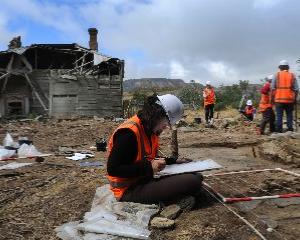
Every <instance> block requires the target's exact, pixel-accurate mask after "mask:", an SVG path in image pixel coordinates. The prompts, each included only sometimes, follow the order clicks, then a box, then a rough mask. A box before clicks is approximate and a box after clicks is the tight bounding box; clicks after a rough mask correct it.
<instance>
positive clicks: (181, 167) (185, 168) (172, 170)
mask: <svg viewBox="0 0 300 240" xmlns="http://www.w3.org/2000/svg"><path fill="white" fill-rule="evenodd" d="M218 168H222V166H221V165H220V164H218V163H216V162H215V161H214V160H212V159H206V160H203V161H200V160H199V161H193V162H189V163H181V164H172V165H167V166H166V167H165V168H164V169H163V170H162V171H160V172H158V173H157V174H156V176H155V177H160V176H166V175H174V174H179V173H187V172H201V171H206V170H210V169H218Z"/></svg>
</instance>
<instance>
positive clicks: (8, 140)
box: [3, 133, 19, 148]
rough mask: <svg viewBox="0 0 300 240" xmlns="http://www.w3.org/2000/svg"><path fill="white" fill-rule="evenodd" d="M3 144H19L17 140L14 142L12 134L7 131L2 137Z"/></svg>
mask: <svg viewBox="0 0 300 240" xmlns="http://www.w3.org/2000/svg"><path fill="white" fill-rule="evenodd" d="M3 146H5V147H15V148H18V147H19V144H18V143H17V142H14V140H13V138H12V136H11V135H10V134H9V133H6V136H5V138H4V139H3Z"/></svg>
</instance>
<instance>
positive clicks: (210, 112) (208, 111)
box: [204, 104, 215, 123]
mask: <svg viewBox="0 0 300 240" xmlns="http://www.w3.org/2000/svg"><path fill="white" fill-rule="evenodd" d="M214 107H215V104H208V105H206V106H205V107H204V109H205V121H206V123H208V121H209V120H211V119H212V118H214Z"/></svg>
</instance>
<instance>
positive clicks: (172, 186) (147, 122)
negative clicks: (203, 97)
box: [107, 94, 203, 204]
mask: <svg viewBox="0 0 300 240" xmlns="http://www.w3.org/2000/svg"><path fill="white" fill-rule="evenodd" d="M182 116H183V104H182V102H181V101H180V100H179V99H178V98H177V97H176V96H174V95H171V94H166V95H162V96H158V95H152V96H150V97H148V98H147V99H146V100H145V103H144V106H143V108H142V109H141V110H140V111H139V112H138V113H137V115H134V116H133V117H131V118H129V119H128V120H126V121H125V122H124V123H122V124H121V125H120V126H119V127H118V128H117V129H116V130H115V131H114V133H113V134H112V136H111V138H110V140H109V143H108V161H107V176H108V180H109V183H110V188H111V191H112V192H113V194H114V196H115V197H116V199H117V200H118V201H126V202H138V203H146V204H153V203H154V204H157V203H159V202H163V203H168V202H171V201H173V200H175V199H180V198H181V197H182V198H184V197H185V196H196V195H197V194H199V191H200V192H201V191H202V190H201V189H202V180H203V177H202V175H201V174H194V173H186V174H180V175H172V176H166V177H163V178H154V174H156V173H158V172H159V171H161V170H162V169H164V167H165V165H166V164H173V163H182V162H187V161H190V160H188V159H180V158H177V159H176V158H167V157H164V158H162V157H158V148H159V136H160V134H161V133H162V132H163V131H164V130H165V129H166V128H167V127H169V126H171V125H174V124H175V123H176V122H177V121H179V120H180V119H181V117H182Z"/></svg>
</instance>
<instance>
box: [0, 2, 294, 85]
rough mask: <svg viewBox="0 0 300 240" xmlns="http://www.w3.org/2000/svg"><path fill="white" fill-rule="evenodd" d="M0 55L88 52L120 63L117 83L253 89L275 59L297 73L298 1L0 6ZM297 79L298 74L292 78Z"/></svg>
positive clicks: (272, 67)
mask: <svg viewBox="0 0 300 240" xmlns="http://www.w3.org/2000/svg"><path fill="white" fill-rule="evenodd" d="M0 6H1V7H0V50H6V49H7V44H8V42H9V40H10V39H11V38H12V37H14V36H17V35H21V36H22V42H23V45H25V46H26V45H30V44H32V43H73V42H76V43H79V44H81V45H83V46H86V47H87V46H88V40H89V37H88V33H87V29H88V28H89V27H96V28H98V30H99V35H98V40H99V50H100V52H101V53H103V54H105V55H109V56H113V57H118V58H121V59H124V60H125V78H126V79H129V78H140V77H166V78H181V79H184V80H185V81H190V80H196V81H198V82H201V83H205V82H206V81H207V80H210V81H212V83H215V85H219V84H220V83H223V84H225V85H226V84H231V83H235V82H238V80H240V79H242V80H250V82H253V83H255V82H259V79H261V78H263V77H265V76H267V75H269V74H271V73H274V72H275V71H277V67H278V63H279V61H280V60H282V59H286V60H288V61H289V63H290V66H291V70H293V71H295V72H296V71H297V69H298V65H297V64H296V61H297V60H298V59H299V57H300V31H299V30H298V24H299V23H300V1H299V0H184V1H183V0H0ZM297 74H298V72H297Z"/></svg>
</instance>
